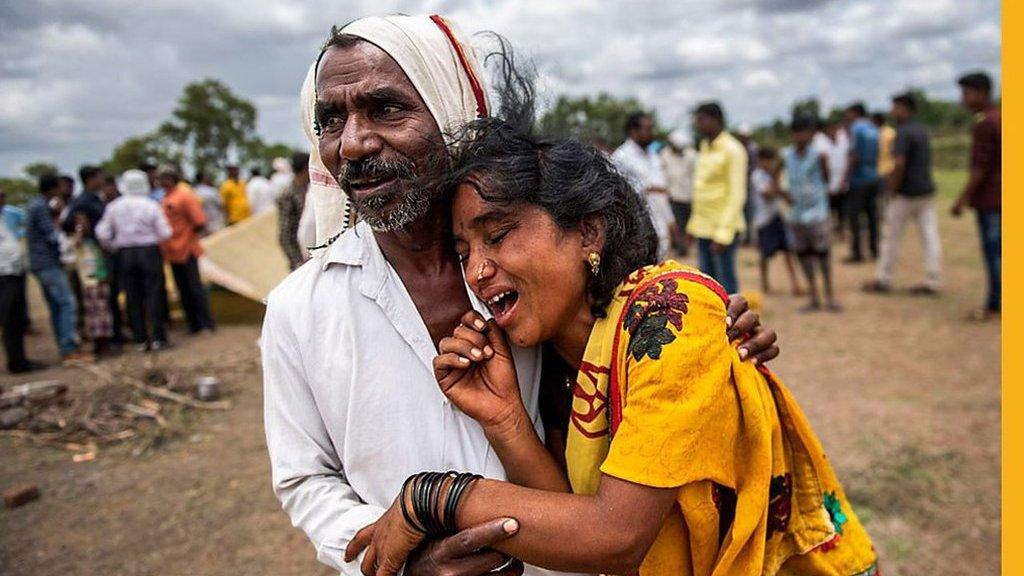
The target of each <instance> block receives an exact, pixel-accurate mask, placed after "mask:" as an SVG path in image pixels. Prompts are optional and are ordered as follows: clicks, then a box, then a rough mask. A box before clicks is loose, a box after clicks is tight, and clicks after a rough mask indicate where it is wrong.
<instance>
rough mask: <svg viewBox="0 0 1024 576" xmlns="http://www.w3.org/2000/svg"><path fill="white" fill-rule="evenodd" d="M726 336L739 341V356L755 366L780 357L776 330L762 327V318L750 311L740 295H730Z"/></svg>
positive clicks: (730, 339) (726, 318)
mask: <svg viewBox="0 0 1024 576" xmlns="http://www.w3.org/2000/svg"><path fill="white" fill-rule="evenodd" d="M725 326H726V331H725V333H726V335H727V336H728V337H729V341H730V342H732V341H734V340H739V341H740V345H739V355H740V358H741V359H743V360H746V359H748V358H749V359H750V361H751V362H753V363H754V364H764V363H765V362H768V361H769V360H771V359H773V358H775V357H776V356H778V355H779V346H778V345H777V344H776V341H777V340H778V339H779V337H778V335H777V334H775V330H772V329H771V328H767V327H765V326H762V325H761V318H760V317H758V315H757V313H756V312H754V311H752V310H750V305H749V304H748V303H747V299H746V298H744V297H743V296H740V295H739V294H731V295H729V307H728V310H726V316H725Z"/></svg>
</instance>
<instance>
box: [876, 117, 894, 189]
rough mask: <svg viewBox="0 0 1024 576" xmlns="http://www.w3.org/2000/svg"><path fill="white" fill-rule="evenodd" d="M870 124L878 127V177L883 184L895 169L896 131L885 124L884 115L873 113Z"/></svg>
mask: <svg viewBox="0 0 1024 576" xmlns="http://www.w3.org/2000/svg"><path fill="white" fill-rule="evenodd" d="M871 122H872V123H873V124H874V125H875V126H877V127H878V176H879V177H880V178H881V179H882V183H883V184H885V183H886V182H888V181H889V175H890V174H892V170H893V168H895V167H896V160H895V158H894V157H893V146H895V144H896V129H895V128H893V127H892V126H890V125H888V124H887V123H886V122H885V114H882V113H881V112H875V113H874V114H872V115H871Z"/></svg>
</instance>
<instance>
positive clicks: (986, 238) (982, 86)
mask: <svg viewBox="0 0 1024 576" xmlns="http://www.w3.org/2000/svg"><path fill="white" fill-rule="evenodd" d="M958 83H959V84H960V92H961V102H962V103H963V105H964V107H965V108H967V109H968V110H970V111H971V112H974V115H975V120H974V128H972V129H971V156H970V165H971V175H970V178H969V179H968V180H967V185H966V186H964V191H963V193H962V194H960V197H959V198H957V201H956V204H955V205H954V206H953V215H954V216H960V215H961V214H962V213H963V211H964V209H965V208H967V207H968V206H970V207H971V208H974V210H975V212H977V214H978V233H979V234H980V235H981V250H982V254H983V255H984V257H985V270H986V272H987V275H988V297H987V298H986V300H985V306H984V307H983V308H981V309H980V310H975V311H974V312H972V313H971V318H972V319H974V320H979V321H984V320H989V319H992V318H999V313H1000V311H1001V310H1002V288H1001V282H1002V268H1003V257H1002V251H1003V230H1002V222H1003V198H1002V188H1003V160H1002V154H1003V146H1002V132H1003V129H1002V115H1001V114H1000V112H999V109H998V108H996V106H995V104H993V103H992V79H991V78H990V77H989V76H988V74H986V73H984V72H974V73H971V74H967V75H965V76H963V77H961V78H960V80H958Z"/></svg>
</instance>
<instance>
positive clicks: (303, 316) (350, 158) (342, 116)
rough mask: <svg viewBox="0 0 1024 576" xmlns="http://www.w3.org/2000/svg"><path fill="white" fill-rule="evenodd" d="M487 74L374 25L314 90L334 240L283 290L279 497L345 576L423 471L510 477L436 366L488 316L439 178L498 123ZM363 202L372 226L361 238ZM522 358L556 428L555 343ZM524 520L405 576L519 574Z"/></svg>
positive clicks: (457, 37) (272, 363) (432, 550)
mask: <svg viewBox="0 0 1024 576" xmlns="http://www.w3.org/2000/svg"><path fill="white" fill-rule="evenodd" d="M480 72H481V68H480V65H479V63H478V62H477V60H476V59H475V57H474V55H473V53H472V51H471V49H470V46H469V44H468V43H466V42H465V40H464V39H463V36H462V34H461V33H460V32H459V30H458V29H457V28H456V27H454V26H453V25H452V24H451V23H450V22H448V21H447V20H445V19H444V18H441V17H439V16H388V17H371V18H365V19H362V20H358V21H355V22H353V23H351V24H349V25H347V26H346V27H344V28H343V29H341V30H335V31H334V32H333V33H332V37H331V39H330V40H329V41H328V43H327V46H326V48H325V50H324V52H323V53H322V54H321V56H320V58H319V59H318V61H317V62H316V63H315V64H314V65H313V66H312V67H311V68H310V70H309V73H308V75H307V77H306V81H305V84H304V86H303V90H302V109H303V117H304V120H305V122H304V125H305V129H306V134H307V136H308V137H309V139H310V143H311V144H312V153H311V157H310V181H311V186H310V192H309V194H310V196H309V201H310V202H312V205H313V208H314V211H315V215H316V224H317V225H316V228H317V241H318V243H319V244H320V245H321V246H323V248H322V249H317V250H315V257H314V258H313V259H312V260H311V261H310V262H307V263H306V264H305V265H303V266H302V267H300V268H299V269H298V270H296V271H295V272H293V273H292V274H291V275H290V276H289V277H288V278H287V279H286V280H285V281H284V282H282V283H281V285H280V286H278V287H277V288H276V289H275V290H274V291H273V292H272V293H271V295H270V297H269V298H268V303H267V313H266V320H265V322H264V327H263V334H262V338H261V346H262V349H263V370H264V390H265V423H266V432H267V444H268V449H269V452H270V458H271V465H272V475H273V483H274V490H275V492H276V494H277V495H278V497H279V498H280V499H281V502H282V504H283V506H284V508H285V510H286V511H287V512H288V514H289V515H290V516H291V518H292V521H293V523H294V524H295V525H296V526H299V527H300V528H302V529H303V530H304V531H305V532H306V533H307V535H308V536H309V537H310V539H311V540H312V541H313V543H314V544H315V545H316V548H317V555H318V558H319V559H320V560H321V561H323V562H324V563H326V564H328V565H330V566H333V567H335V568H337V569H339V570H341V571H342V572H343V573H344V574H357V573H358V570H359V568H358V567H359V560H358V559H357V560H356V561H354V562H351V563H345V562H344V561H343V554H344V550H345V547H346V546H347V544H348V542H349V541H350V539H351V538H352V536H353V535H354V534H355V532H356V531H357V530H359V529H361V528H363V527H364V526H366V525H368V524H370V523H372V522H374V521H376V520H377V518H378V517H379V516H380V515H381V514H382V513H383V512H384V509H385V508H386V507H387V506H389V505H390V504H391V502H392V501H393V500H394V497H395V495H396V494H398V491H399V489H400V487H401V485H402V483H403V482H404V480H405V479H406V478H407V477H408V476H409V475H411V474H413V473H416V472H420V471H423V470H429V469H455V470H460V471H467V472H476V473H481V474H484V475H486V476H488V477H492V478H499V479H502V478H505V471H504V469H503V468H502V466H501V463H500V461H499V459H498V457H497V455H496V454H495V453H494V451H493V450H492V449H491V447H490V445H489V444H488V441H487V438H486V436H485V434H484V431H483V430H482V429H481V427H480V426H479V424H477V423H476V422H475V421H474V420H473V419H471V418H469V417H468V416H466V415H464V414H462V413H461V412H460V411H459V410H458V409H456V408H455V407H454V406H453V405H451V404H450V403H449V402H448V401H447V399H446V398H445V397H444V395H443V394H442V393H441V392H440V390H439V389H438V387H437V383H436V381H435V380H434V375H433V368H432V360H433V358H434V357H435V356H436V354H437V343H438V342H439V340H440V339H441V338H443V337H446V336H449V335H450V334H452V332H453V330H454V329H455V328H456V327H457V326H458V325H459V322H460V320H461V317H462V315H463V314H464V313H465V312H466V311H467V310H469V309H470V308H473V309H476V310H477V311H479V312H481V313H483V314H485V315H486V314H487V311H486V309H485V308H484V307H483V306H482V305H481V303H480V302H478V301H476V300H475V299H474V298H473V297H472V296H471V295H470V293H469V291H468V290H467V288H466V286H465V283H464V281H463V275H462V269H461V265H460V263H459V262H458V258H457V256H456V254H455V253H454V249H453V245H454V242H453V241H452V236H451V224H450V218H451V215H450V206H449V205H448V202H447V200H446V199H445V198H444V197H443V196H442V194H441V188H440V186H439V185H438V182H440V181H441V180H442V178H443V176H444V172H445V170H446V164H445V163H444V162H440V161H438V157H439V156H440V155H441V154H440V153H443V152H444V146H445V144H446V140H447V139H446V136H445V135H446V134H448V133H450V132H451V131H453V130H455V129H457V128H458V127H459V126H460V125H462V124H463V123H465V122H467V121H469V120H473V119H474V118H478V117H484V116H487V115H488V113H489V108H490V102H489V100H488V94H487V90H486V87H485V86H484V83H483V80H482V77H481V74H480ZM350 203H351V204H352V206H350ZM352 208H356V209H357V210H358V213H359V216H360V218H361V221H360V222H359V223H358V224H355V225H354V226H352V227H351V228H348V227H349V226H351V225H352V224H353V221H354V211H353V210H352ZM346 228H348V229H347V230H346ZM741 321H742V319H741V320H737V324H738V323H739V322H741ZM763 334H764V335H765V338H762V339H761V340H759V341H758V342H752V343H751V344H750V349H751V350H752V354H754V353H756V351H757V350H758V349H759V350H760V351H762V352H765V351H767V352H768V354H769V355H774V353H775V350H773V347H772V343H773V341H774V335H773V334H771V333H770V332H764V333H763ZM766 342H767V345H765V343H766ZM513 356H514V359H515V362H516V367H517V374H518V375H519V377H520V386H521V388H522V396H523V400H524V403H525V404H526V408H527V410H528V411H529V413H530V414H531V415H532V417H533V421H532V422H528V423H526V425H528V426H534V427H536V430H537V433H538V434H541V433H542V431H541V430H540V419H539V413H538V406H537V397H538V384H539V378H540V361H539V350H536V349H529V350H527V349H515V350H514V351H513ZM506 520H507V519H504V518H498V519H496V520H495V521H494V522H490V523H487V524H484V525H481V526H478V527H476V528H471V529H469V530H468V531H465V532H466V533H462V534H460V535H457V536H456V537H453V538H448V539H445V540H441V541H437V542H432V543H430V544H429V545H427V546H426V547H424V548H423V549H421V550H420V551H419V552H418V553H417V554H415V555H414V556H413V557H411V558H410V561H409V563H408V564H407V565H406V567H405V574H407V575H410V576H411V575H414V574H430V573H438V572H442V571H443V572H445V573H448V574H485V573H492V572H491V570H494V569H498V568H500V570H499V571H498V572H493V573H494V574H501V575H506V574H514V573H518V571H520V570H522V566H521V564H517V563H513V564H511V565H509V566H504V565H505V563H506V560H507V559H506V558H504V557H503V556H502V555H500V554H498V553H496V552H493V551H490V550H489V549H487V548H486V546H488V545H489V544H492V543H494V542H496V541H497V540H499V539H501V538H505V537H508V536H509V535H510V532H508V530H511V531H512V532H511V533H514V531H515V530H516V529H517V528H515V527H514V523H512V524H506ZM502 566H504V567H503V568H502ZM527 572H528V573H531V574H536V573H540V572H541V571H539V570H537V569H535V568H527Z"/></svg>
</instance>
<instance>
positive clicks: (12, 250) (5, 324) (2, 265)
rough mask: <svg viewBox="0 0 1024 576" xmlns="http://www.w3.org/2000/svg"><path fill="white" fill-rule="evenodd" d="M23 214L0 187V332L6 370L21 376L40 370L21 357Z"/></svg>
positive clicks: (23, 257) (22, 336)
mask: <svg viewBox="0 0 1024 576" xmlns="http://www.w3.org/2000/svg"><path fill="white" fill-rule="evenodd" d="M24 236H25V212H24V210H22V209H21V208H18V207H16V206H8V205H7V193H6V192H4V190H3V189H2V188H0V330H2V331H3V346H4V353H5V354H6V355H7V371H8V372H10V373H11V374H22V373H25V372H32V371H34V370H40V369H42V368H44V367H45V366H43V365H42V364H40V363H39V362H33V361H32V360H29V359H28V358H26V357H25V329H26V326H27V322H26V318H27V315H26V314H25V306H26V302H25V248H24V246H22V243H21V240H22V238H24Z"/></svg>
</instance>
